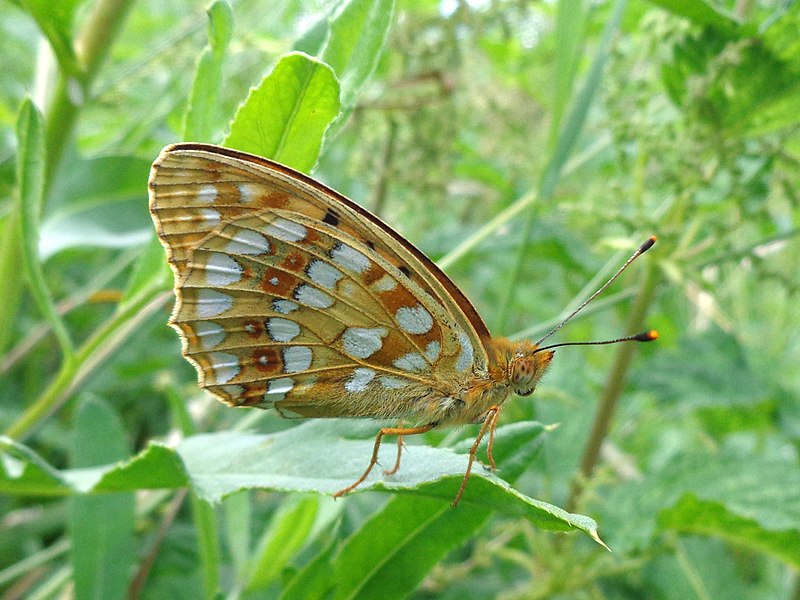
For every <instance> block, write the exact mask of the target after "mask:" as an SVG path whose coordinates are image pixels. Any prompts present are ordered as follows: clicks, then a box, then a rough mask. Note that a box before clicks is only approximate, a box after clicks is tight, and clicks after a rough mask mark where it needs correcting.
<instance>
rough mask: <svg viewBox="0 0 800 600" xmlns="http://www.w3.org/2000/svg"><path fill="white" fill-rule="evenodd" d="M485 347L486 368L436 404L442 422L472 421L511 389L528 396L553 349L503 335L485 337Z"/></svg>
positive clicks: (445, 423) (498, 403)
mask: <svg viewBox="0 0 800 600" xmlns="http://www.w3.org/2000/svg"><path fill="white" fill-rule="evenodd" d="M484 344H485V346H486V348H487V350H488V355H489V364H488V370H487V371H486V372H485V373H483V374H473V376H472V377H471V378H470V380H469V381H468V382H467V385H466V386H465V387H464V389H463V390H462V391H461V393H458V394H452V397H451V396H446V397H445V400H444V401H440V402H439V403H438V404H439V406H441V407H443V408H446V409H447V410H445V411H441V412H439V414H438V415H437V416H438V422H439V424H441V425H450V424H452V425H455V424H466V423H475V422H477V421H480V420H482V418H483V415H484V414H485V413H486V411H487V410H489V409H490V408H491V407H493V406H500V405H502V404H503V402H505V401H506V400H507V399H508V397H509V396H510V395H511V394H512V393H514V394H517V395H518V396H528V395H530V394H532V393H533V391H534V390H535V389H536V385H537V384H538V382H539V380H540V379H541V377H542V375H544V373H545V371H546V370H547V367H548V366H549V365H550V361H551V360H552V358H553V354H554V352H553V351H550V350H547V351H544V352H536V345H534V344H532V343H531V342H528V341H520V342H515V341H511V340H508V339H506V338H491V339H488V340H484Z"/></svg>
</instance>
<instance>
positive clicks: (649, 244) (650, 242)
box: [639, 235, 657, 254]
mask: <svg viewBox="0 0 800 600" xmlns="http://www.w3.org/2000/svg"><path fill="white" fill-rule="evenodd" d="M656 239H657V238H656V236H654V235H651V236H650V237H649V238H647V241H646V242H645V243H644V244H642V245H641V246H639V254H641V253H642V252H647V251H648V250H650V248H652V247H653V244H655V243H656Z"/></svg>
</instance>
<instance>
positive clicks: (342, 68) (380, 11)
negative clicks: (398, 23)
mask: <svg viewBox="0 0 800 600" xmlns="http://www.w3.org/2000/svg"><path fill="white" fill-rule="evenodd" d="M393 15H394V0H350V1H349V2H345V3H344V4H342V5H341V7H340V8H339V10H338V11H337V12H336V13H335V14H334V15H333V18H332V19H331V23H330V31H329V34H328V39H327V41H326V42H325V45H324V47H323V48H322V51H321V52H320V58H321V59H322V60H323V61H325V62H326V63H328V64H329V65H330V66H331V67H332V68H333V70H334V72H335V73H336V76H337V77H338V78H339V83H340V85H341V88H342V92H341V99H342V107H343V108H344V109H345V110H350V109H351V108H352V107H353V104H354V102H355V99H356V97H357V96H358V94H359V92H360V91H361V89H362V88H363V87H364V85H365V84H366V82H367V81H368V80H369V78H370V76H371V75H372V72H373V71H374V70H375V67H376V66H377V65H378V60H379V59H380V56H381V51H382V50H383V46H384V44H385V42H386V35H387V34H388V32H389V26H390V25H391V24H392V16H393Z"/></svg>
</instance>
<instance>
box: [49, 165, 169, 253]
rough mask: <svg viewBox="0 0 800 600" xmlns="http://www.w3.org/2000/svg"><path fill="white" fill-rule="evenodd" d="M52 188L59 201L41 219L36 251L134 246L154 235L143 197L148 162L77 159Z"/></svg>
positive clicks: (54, 251) (148, 167)
mask: <svg viewBox="0 0 800 600" xmlns="http://www.w3.org/2000/svg"><path fill="white" fill-rule="evenodd" d="M68 170H69V172H70V177H62V178H60V181H58V182H57V183H56V185H55V187H54V189H53V197H54V198H57V199H58V200H59V204H58V205H57V207H56V208H54V209H51V210H50V212H49V214H48V215H47V216H46V217H45V219H44V221H43V223H42V231H41V239H40V243H39V255H40V256H41V257H42V259H43V260H44V259H46V258H49V257H51V256H52V255H53V254H56V253H57V252H60V251H61V250H64V249H67V248H73V247H107V248H123V247H129V246H138V245H141V244H144V243H146V242H147V241H149V240H150V239H151V237H152V235H153V223H152V221H151V219H150V215H149V214H148V212H147V202H146V199H145V196H144V194H145V192H146V188H145V187H144V185H145V184H144V183H143V182H146V181H147V174H148V172H149V171H150V161H147V160H142V159H138V158H134V157H131V156H105V157H100V158H95V159H90V160H76V161H74V162H73V163H72V164H70V165H69V167H68Z"/></svg>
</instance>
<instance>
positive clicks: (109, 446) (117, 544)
mask: <svg viewBox="0 0 800 600" xmlns="http://www.w3.org/2000/svg"><path fill="white" fill-rule="evenodd" d="M125 437H126V434H125V429H124V428H123V426H122V423H121V422H120V420H119V419H118V418H117V415H116V414H115V413H114V412H113V411H111V409H110V408H109V407H108V406H106V405H105V404H104V403H103V402H100V401H98V400H91V401H89V402H86V403H84V404H83V405H82V406H81V407H80V409H79V410H78V412H77V414H76V418H75V430H74V442H73V451H72V464H73V465H74V466H75V467H89V466H94V465H98V464H103V463H106V462H108V461H110V460H120V459H122V458H123V457H125V456H126V455H127V454H128V449H127V447H126V446H127V444H126V443H125V441H124V440H125ZM134 521H135V514H134V495H133V494H132V493H125V494H106V495H102V496H76V497H74V498H72V500H71V502H70V519H69V528H70V534H71V537H72V552H71V554H72V577H73V581H74V582H75V594H76V597H78V598H103V599H106V598H108V599H114V598H126V597H127V588H128V581H129V578H130V576H131V573H132V567H133V564H134V539H133V528H134Z"/></svg>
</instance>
